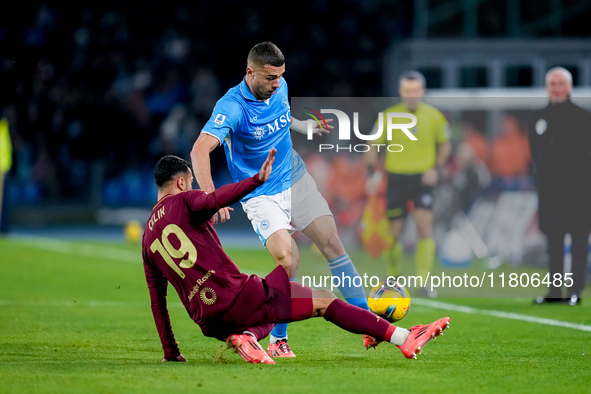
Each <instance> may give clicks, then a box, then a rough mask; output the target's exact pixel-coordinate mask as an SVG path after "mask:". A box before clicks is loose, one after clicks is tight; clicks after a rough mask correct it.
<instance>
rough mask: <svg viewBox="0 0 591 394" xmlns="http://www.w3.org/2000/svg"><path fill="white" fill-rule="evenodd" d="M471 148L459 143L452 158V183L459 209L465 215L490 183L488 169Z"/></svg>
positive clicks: (469, 145)
mask: <svg viewBox="0 0 591 394" xmlns="http://www.w3.org/2000/svg"><path fill="white" fill-rule="evenodd" d="M472 146H473V145H471V144H469V143H468V142H463V143H461V144H460V145H459V146H458V149H457V152H456V154H455V156H454V158H455V164H456V172H455V175H454V177H453V181H452V182H453V186H454V189H455V190H456V192H457V195H458V199H459V204H460V209H461V210H462V211H464V212H465V213H468V211H469V210H470V208H471V207H472V204H474V202H475V201H476V199H477V198H478V197H480V196H482V194H483V192H484V191H485V190H486V188H487V187H488V185H489V184H490V181H491V177H490V171H489V170H488V167H487V166H486V164H485V163H484V162H483V161H482V160H481V159H480V158H479V157H478V156H477V155H476V153H475V152H474V150H473V148H472Z"/></svg>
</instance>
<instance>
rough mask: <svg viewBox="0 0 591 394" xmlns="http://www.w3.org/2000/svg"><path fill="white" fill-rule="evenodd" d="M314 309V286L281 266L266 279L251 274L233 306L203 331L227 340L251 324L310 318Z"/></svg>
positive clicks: (209, 323)
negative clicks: (294, 277)
mask: <svg viewBox="0 0 591 394" xmlns="http://www.w3.org/2000/svg"><path fill="white" fill-rule="evenodd" d="M312 312H313V310H312V289H311V288H309V287H304V286H302V285H301V284H299V283H295V282H290V281H289V277H288V276H287V273H286V272H285V269H284V268H283V267H281V266H278V267H276V268H275V269H274V270H273V271H271V273H270V274H269V275H267V276H266V277H265V278H264V279H263V278H261V277H259V276H257V275H251V277H250V279H249V280H248V282H246V285H245V286H244V288H243V289H242V291H241V292H240V294H239V295H238V297H236V301H235V302H234V304H233V305H232V307H231V308H230V309H229V310H228V311H227V312H226V313H225V314H224V315H223V316H220V317H219V319H215V321H210V322H207V324H206V325H202V326H201V328H202V330H203V334H204V335H206V336H213V337H216V338H218V339H220V340H225V339H226V337H228V336H229V335H231V334H235V333H237V332H242V331H245V330H248V329H249V328H252V327H259V326H263V325H266V324H270V323H287V322H291V321H297V320H303V319H307V318H309V317H311V316H312Z"/></svg>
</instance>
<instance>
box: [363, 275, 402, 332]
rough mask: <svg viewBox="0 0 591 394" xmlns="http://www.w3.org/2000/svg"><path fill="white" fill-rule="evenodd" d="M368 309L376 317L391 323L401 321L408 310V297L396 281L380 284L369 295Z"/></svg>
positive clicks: (391, 280)
mask: <svg viewBox="0 0 591 394" xmlns="http://www.w3.org/2000/svg"><path fill="white" fill-rule="evenodd" d="M367 303H368V304H369V309H371V310H372V312H373V313H375V314H376V315H378V316H380V317H383V318H384V319H386V320H388V321H389V322H391V323H393V322H396V321H398V320H400V319H402V318H403V317H404V316H406V314H407V313H408V309H409V308H410V295H409V294H408V291H407V290H406V289H405V288H404V286H401V285H399V284H398V283H396V280H394V279H390V280H388V281H384V282H380V283H379V284H378V285H377V286H376V287H374V288H373V289H372V290H371V292H370V293H369V297H368V298H367Z"/></svg>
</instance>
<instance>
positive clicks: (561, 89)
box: [546, 71, 572, 103]
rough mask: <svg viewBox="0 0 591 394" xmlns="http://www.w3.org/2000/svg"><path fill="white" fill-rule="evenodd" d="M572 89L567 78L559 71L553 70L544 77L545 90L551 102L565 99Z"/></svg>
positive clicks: (559, 101)
mask: <svg viewBox="0 0 591 394" xmlns="http://www.w3.org/2000/svg"><path fill="white" fill-rule="evenodd" d="M571 90H572V83H571V82H570V80H569V78H568V77H567V76H566V75H564V74H563V73H561V72H558V71H557V72H553V73H552V74H550V75H548V77H547V78H546V91H547V92H548V96H549V97H550V101H552V102H553V103H561V102H563V101H565V100H566V99H567V97H568V96H569V95H570V91H571Z"/></svg>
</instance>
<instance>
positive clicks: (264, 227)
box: [261, 219, 271, 230]
mask: <svg viewBox="0 0 591 394" xmlns="http://www.w3.org/2000/svg"><path fill="white" fill-rule="evenodd" d="M270 225H271V223H270V222H269V221H268V220H267V219H265V220H263V221H262V222H261V228H262V229H263V230H267V229H269V226H270Z"/></svg>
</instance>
